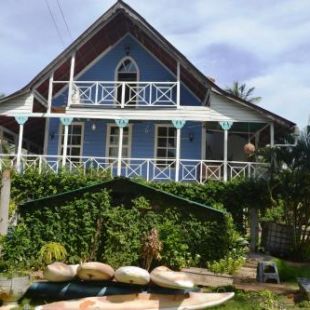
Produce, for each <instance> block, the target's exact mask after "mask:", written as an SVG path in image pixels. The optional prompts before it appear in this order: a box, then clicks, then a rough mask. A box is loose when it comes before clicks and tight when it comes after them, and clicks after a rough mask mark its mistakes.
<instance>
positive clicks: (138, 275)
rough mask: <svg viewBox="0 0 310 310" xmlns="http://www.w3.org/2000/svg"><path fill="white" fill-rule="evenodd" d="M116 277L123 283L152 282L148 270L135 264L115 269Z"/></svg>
mask: <svg viewBox="0 0 310 310" xmlns="http://www.w3.org/2000/svg"><path fill="white" fill-rule="evenodd" d="M114 276H115V279H116V280H117V281H118V282H122V283H132V284H140V285H146V284H148V283H149V282H150V274H149V272H148V271H147V270H145V269H142V268H140V267H135V266H124V267H120V268H118V269H117V270H116V271H115V275H114Z"/></svg>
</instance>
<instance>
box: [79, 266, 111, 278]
mask: <svg viewBox="0 0 310 310" xmlns="http://www.w3.org/2000/svg"><path fill="white" fill-rule="evenodd" d="M77 276H78V277H79V278H80V279H81V280H86V281H102V280H111V279H112V278H113V276H114V269H113V268H112V267H111V266H110V265H108V264H103V263H99V262H88V263H83V264H81V265H80V266H79V267H78V270H77Z"/></svg>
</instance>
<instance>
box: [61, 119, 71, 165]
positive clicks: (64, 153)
mask: <svg viewBox="0 0 310 310" xmlns="http://www.w3.org/2000/svg"><path fill="white" fill-rule="evenodd" d="M60 121H61V123H62V125H63V126H64V143H63V147H62V160H61V163H62V167H65V165H66V158H67V148H68V134H69V125H71V123H72V121H73V118H72V117H61V118H60ZM60 139H61V137H60Z"/></svg>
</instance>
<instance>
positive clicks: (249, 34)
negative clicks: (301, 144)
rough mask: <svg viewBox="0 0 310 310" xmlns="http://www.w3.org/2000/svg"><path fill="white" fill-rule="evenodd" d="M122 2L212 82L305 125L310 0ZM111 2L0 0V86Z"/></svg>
mask: <svg viewBox="0 0 310 310" xmlns="http://www.w3.org/2000/svg"><path fill="white" fill-rule="evenodd" d="M125 2H127V3H128V4H129V5H130V6H132V7H133V9H135V10H136V11H138V13H139V14H140V15H142V16H143V17H144V18H145V19H146V20H147V21H148V22H149V23H150V24H151V25H152V26H153V27H155V28H156V29H157V30H158V31H159V32H160V33H161V34H162V35H163V36H164V37H166V39H168V40H169V41H170V42H171V43H172V44H173V45H174V46H175V47H176V48H177V49H179V50H180V51H181V52H182V53H183V54H184V55H185V56H186V57H187V58H188V59H189V60H190V61H191V62H192V63H193V64H194V65H195V66H196V67H197V68H198V69H199V70H200V71H202V72H203V73H204V74H205V75H207V76H209V77H212V78H214V79H215V80H216V83H217V84H218V85H219V86H221V87H223V88H226V87H229V86H230V85H232V83H233V81H239V82H244V83H246V84H247V85H248V86H254V87H255V95H256V96H261V97H262V101H261V102H260V103H259V105H260V106H262V107H264V108H266V109H268V110H270V111H272V112H275V113H277V114H279V115H281V116H283V117H285V118H287V119H289V120H291V121H293V122H296V123H297V124H298V125H299V126H300V127H304V126H305V125H306V124H307V123H308V120H309V117H310V0H259V1H249V0H192V1H188V0H169V1H167V0H127V1H125ZM47 3H48V4H49V6H50V9H51V11H52V12H53V16H54V18H55V21H56V23H57V25H58V28H59V29H60V30H59V32H60V35H59V33H58V32H57V29H56V27H55V25H54V23H53V19H52V17H51V16H50V13H49V10H48V5H47ZM58 3H59V4H60V6H61V8H62V12H63V14H64V16H65V19H66V22H67V25H68V28H69V31H68V30H67V27H66V25H65V23H64V20H63V18H62V14H61V10H60V9H59V6H58ZM114 3H115V1H112V0H58V1H57V0H5V1H4V0H0V92H3V93H5V94H9V93H11V92H13V91H16V90H18V89H20V88H21V87H23V86H24V85H26V84H27V83H28V82H29V81H30V80H31V79H32V78H33V77H34V76H35V75H36V74H37V73H38V72H39V71H41V70H42V69H43V68H44V67H45V66H46V65H47V64H48V63H49V62H50V61H51V60H53V59H54V58H55V57H56V56H57V55H58V54H59V53H60V52H61V51H62V50H63V49H64V48H65V47H66V46H68V45H69V44H70V43H71V42H72V41H73V40H74V39H75V38H77V37H78V36H79V35H80V34H81V33H82V32H83V31H84V30H85V29H86V28H87V27H88V26H90V25H91V24H92V23H93V22H94V21H95V20H96V19H97V18H98V17H99V16H100V15H102V14H103V13H104V12H105V11H106V10H107V9H108V8H109V7H110V6H111V5H113V4H114Z"/></svg>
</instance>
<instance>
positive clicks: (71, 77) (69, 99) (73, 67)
mask: <svg viewBox="0 0 310 310" xmlns="http://www.w3.org/2000/svg"><path fill="white" fill-rule="evenodd" d="M74 69H75V53H74V54H73V55H72V56H71V63H70V78H69V89H68V106H70V105H71V103H72V95H73V80H74Z"/></svg>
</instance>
